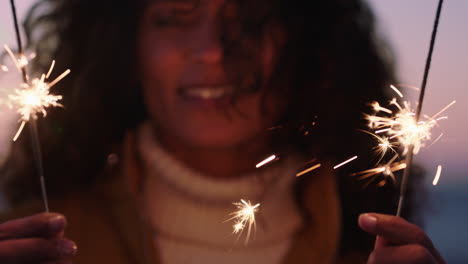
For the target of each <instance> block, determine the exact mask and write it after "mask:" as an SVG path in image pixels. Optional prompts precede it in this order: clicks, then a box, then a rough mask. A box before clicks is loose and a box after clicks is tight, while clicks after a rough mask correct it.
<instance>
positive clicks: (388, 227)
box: [359, 213, 432, 247]
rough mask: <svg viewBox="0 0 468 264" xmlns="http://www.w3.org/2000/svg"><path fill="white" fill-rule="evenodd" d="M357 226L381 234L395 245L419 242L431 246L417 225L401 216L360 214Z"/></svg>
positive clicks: (377, 234)
mask: <svg viewBox="0 0 468 264" xmlns="http://www.w3.org/2000/svg"><path fill="white" fill-rule="evenodd" d="M359 226H360V227H361V228H362V229H363V230H364V231H366V232H368V233H371V234H373V235H376V236H382V237H383V238H385V240H386V241H388V242H390V243H393V244H395V245H405V244H420V245H423V246H426V247H432V242H431V241H430V239H429V238H428V237H427V236H426V234H425V233H424V231H422V230H421V229H420V228H419V227H418V226H416V225H414V224H411V223H409V222H407V221H406V220H404V219H403V218H401V217H397V216H392V215H383V214H375V213H371V214H362V215H360V216H359Z"/></svg>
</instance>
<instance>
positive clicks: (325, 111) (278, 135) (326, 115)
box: [0, 0, 443, 263]
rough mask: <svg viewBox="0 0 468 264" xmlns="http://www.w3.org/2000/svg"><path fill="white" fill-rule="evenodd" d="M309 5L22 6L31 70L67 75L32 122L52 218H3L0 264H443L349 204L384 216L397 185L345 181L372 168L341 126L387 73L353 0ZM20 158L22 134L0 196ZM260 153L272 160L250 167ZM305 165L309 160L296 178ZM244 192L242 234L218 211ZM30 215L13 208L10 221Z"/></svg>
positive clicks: (218, 0) (363, 10)
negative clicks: (49, 65) (27, 9)
mask: <svg viewBox="0 0 468 264" xmlns="http://www.w3.org/2000/svg"><path fill="white" fill-rule="evenodd" d="M44 4H45V5H44ZM47 5H50V6H48V7H47ZM309 5H310V1H295V2H294V3H290V2H287V1H281V0H276V1H271V0H270V1H266V0H265V1H250V0H236V1H234V0H232V1H231V0H199V1H198V0H153V1H125V0H118V1H115V0H113V1H110V0H108V1H83V0H67V1H59V0H44V1H42V2H41V3H40V4H38V5H36V6H35V7H34V8H33V9H32V11H31V13H30V15H29V19H28V20H27V23H26V33H27V35H28V36H29V37H30V39H29V41H30V43H31V45H32V46H34V47H35V48H36V49H37V50H38V54H39V55H40V58H39V60H38V61H39V65H38V67H39V68H43V67H44V66H45V65H42V62H45V61H49V60H50V58H56V59H57V60H58V62H59V65H58V66H57V68H58V69H59V70H62V69H65V68H66V67H70V68H71V69H73V74H72V75H71V76H70V78H68V79H67V80H65V81H63V82H62V83H61V85H60V86H57V88H56V89H57V92H58V93H60V94H63V95H64V102H63V103H64V105H66V109H65V110H62V109H59V110H51V112H50V115H49V117H48V118H47V119H45V120H43V122H41V127H40V128H41V132H40V135H41V143H42V145H43V146H44V148H45V149H44V157H45V168H46V174H47V180H48V187H49V191H50V193H51V195H52V196H53V198H52V199H51V200H52V202H51V207H52V208H53V209H54V210H56V211H58V212H61V213H62V214H63V215H60V214H37V215H33V216H29V217H25V218H19V219H16V220H12V221H10V222H7V223H4V224H2V225H1V226H0V234H2V235H1V242H0V259H1V260H2V263H4V262H6V263H31V262H33V263H37V262H41V261H42V262H52V263H63V262H66V261H70V260H73V261H74V263H101V262H112V263H219V262H222V263H238V262H240V261H242V262H244V263H362V262H363V261H365V259H367V258H368V257H369V255H370V257H369V262H370V263H443V260H442V258H441V257H440V255H439V254H438V253H437V250H436V249H435V248H434V247H433V246H432V243H431V242H430V240H429V239H428V238H427V236H426V235H425V234H424V232H423V231H421V229H419V228H418V227H416V226H414V225H412V224H410V223H408V222H406V221H405V220H403V219H401V218H396V217H393V216H390V215H383V214H376V213H372V214H362V215H360V216H359V214H361V213H363V212H368V211H378V212H381V213H393V212H394V204H395V197H396V195H395V194H396V190H395V188H394V187H392V186H391V185H390V184H389V185H387V186H385V187H383V188H380V189H377V188H362V183H360V182H357V181H356V180H355V179H352V178H351V177H350V176H349V175H350V173H351V172H355V171H356V170H359V169H361V170H362V169H366V166H369V164H371V162H369V161H372V154H370V153H369V150H370V149H371V148H372V141H371V139H369V138H368V137H366V136H365V135H362V134H360V133H358V132H356V129H358V128H362V127H363V126H365V122H364V121H363V120H362V118H361V115H362V112H364V111H366V109H367V105H366V104H367V103H368V102H371V101H373V100H382V99H385V95H384V90H383V89H384V87H386V86H387V85H388V84H390V83H392V82H393V81H394V78H393V75H392V71H391V67H389V65H388V62H386V59H385V56H384V55H385V50H382V48H379V47H378V46H377V43H376V38H375V36H374V35H373V33H374V32H373V22H372V16H371V14H370V11H369V10H368V8H367V7H366V6H365V5H364V4H363V3H362V2H361V1H357V0H356V1H339V0H336V1H316V2H314V3H313V5H314V6H313V9H310V7H309ZM44 6H46V7H47V8H50V9H48V13H47V14H46V15H38V14H37V12H39V11H44V9H43V7H44ZM39 28H40V30H41V31H42V34H39V37H37V35H34V34H36V33H37V31H36V29H39ZM33 29H34V30H33ZM33 31H34V32H33ZM33 33H34V34H33ZM30 153H31V150H30V149H29V142H28V137H27V136H26V135H25V136H23V138H22V141H21V142H19V143H18V145H15V147H14V149H13V150H12V154H11V157H10V159H9V160H8V162H7V164H6V166H5V168H4V170H3V174H4V175H6V176H7V179H6V183H7V185H8V187H9V188H8V189H7V191H8V195H9V198H10V200H11V201H12V203H13V204H19V203H20V202H21V201H22V200H23V201H24V200H25V199H26V198H35V197H37V186H35V185H33V184H31V183H32V182H34V179H33V178H32V177H33V176H34V170H33V168H34V166H33V163H32V162H31V160H30V159H29V157H30V156H31V155H29V154H30ZM272 153H276V154H279V155H280V159H279V161H277V162H274V163H271V164H268V165H267V166H264V167H262V168H260V169H255V165H256V164H257V162H258V161H260V160H261V159H263V158H265V157H267V156H268V155H271V154H272ZM356 154H358V155H359V157H360V161H357V162H355V163H353V164H352V165H349V166H347V167H344V168H343V169H340V170H335V171H334V170H332V169H331V167H332V164H336V162H339V161H341V160H344V159H345V158H346V157H348V156H350V155H356ZM311 159H313V160H314V161H315V162H320V163H321V164H322V168H321V169H319V170H317V171H314V172H312V173H309V174H307V175H304V176H302V177H301V178H298V179H296V178H295V177H294V174H295V173H296V172H297V171H299V170H300V169H301V167H307V166H308V165H310V161H311ZM335 174H336V175H335ZM28 196H29V197H28ZM241 198H243V199H249V200H252V202H258V203H261V209H260V210H261V211H260V212H259V214H258V226H259V227H258V228H257V232H256V234H255V238H254V239H251V240H250V241H249V244H248V245H246V246H245V245H241V244H240V243H237V242H236V241H237V239H238V238H237V237H236V236H230V235H229V232H230V230H229V229H230V224H229V223H224V222H223V221H224V220H226V219H227V218H229V212H231V211H232V210H234V209H235V208H233V206H232V202H235V201H237V200H238V199H241ZM36 199H37V198H36ZM34 208H36V209H34ZM34 210H36V211H34ZM38 211H40V208H39V209H38V208H37V207H35V205H34V204H32V203H26V205H25V206H19V209H17V210H14V211H13V213H12V216H10V217H9V218H10V219H11V218H16V217H19V216H25V215H30V214H32V213H33V212H38ZM411 212H413V210H412V208H411V206H408V207H407V208H406V213H407V214H406V215H407V216H410V213H411ZM358 216H359V225H360V227H361V228H362V229H363V230H364V231H366V232H367V233H369V234H370V235H377V236H378V237H377V240H376V242H375V247H373V246H374V245H373V239H372V237H371V236H369V235H366V234H365V232H363V231H362V230H359V228H358V227H357V223H356V222H357V218H358ZM65 217H66V218H67V221H68V223H69V226H68V228H67V232H66V234H65V233H64V229H65V222H66V221H65ZM69 239H70V240H69ZM73 241H75V242H76V244H75V242H73ZM76 245H78V247H79V248H80V249H79V251H80V252H79V253H78V254H77V255H76V256H75V257H74V258H73V259H71V257H72V256H73V255H75V253H76ZM372 248H373V249H372Z"/></svg>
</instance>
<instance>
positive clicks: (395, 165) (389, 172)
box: [351, 155, 406, 186]
mask: <svg viewBox="0 0 468 264" xmlns="http://www.w3.org/2000/svg"><path fill="white" fill-rule="evenodd" d="M396 158H398V155H395V156H394V157H393V158H392V159H391V160H390V161H389V162H388V163H386V164H384V165H381V166H378V167H376V168H373V169H369V170H365V171H361V172H358V173H353V174H351V175H352V176H359V177H358V179H359V180H365V179H371V180H370V181H369V183H370V182H371V181H372V180H373V179H374V178H375V176H377V175H383V176H384V179H382V180H381V181H379V182H378V183H377V185H378V186H383V185H385V183H386V182H387V179H388V178H390V179H392V180H393V181H394V182H396V178H395V175H394V174H393V173H394V172H396V171H399V170H402V169H404V168H406V163H404V162H394V161H395V159H396Z"/></svg>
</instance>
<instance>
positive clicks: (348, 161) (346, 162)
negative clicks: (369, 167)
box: [333, 156, 358, 170]
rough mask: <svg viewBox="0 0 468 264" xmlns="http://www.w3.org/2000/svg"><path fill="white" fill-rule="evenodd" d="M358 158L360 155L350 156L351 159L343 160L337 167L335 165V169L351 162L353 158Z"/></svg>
mask: <svg viewBox="0 0 468 264" xmlns="http://www.w3.org/2000/svg"><path fill="white" fill-rule="evenodd" d="M357 158H358V156H354V157H352V158H350V159H348V160H345V161H343V162H341V163H340V164H338V165H336V166H335V167H333V169H334V170H336V169H338V168H339V167H342V166H344V165H346V164H348V163H350V162H351V161H353V160H355V159H357Z"/></svg>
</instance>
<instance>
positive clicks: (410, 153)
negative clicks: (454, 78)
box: [396, 0, 444, 216]
mask: <svg viewBox="0 0 468 264" xmlns="http://www.w3.org/2000/svg"><path fill="white" fill-rule="evenodd" d="M443 2H444V1H443V0H439V4H438V6H437V12H436V17H435V20H434V26H433V30H432V36H431V41H430V44H429V52H428V55H427V60H426V67H425V69H424V76H423V80H422V85H421V93H420V94H419V100H418V108H417V110H416V116H415V120H416V122H419V118H420V116H421V110H422V106H423V102H424V94H425V92H426V84H427V78H428V76H429V70H430V67H431V60H432V53H433V51H434V44H435V39H436V36H437V28H438V25H439V19H440V13H441V11H442V4H443ZM413 149H414V146H413V145H410V146H409V148H408V154H407V155H408V156H407V157H406V168H405V170H404V172H403V179H402V182H401V186H400V198H399V200H398V208H397V213H396V215H397V216H400V215H401V211H402V207H403V202H404V199H405V194H406V188H407V185H408V178H409V173H410V170H411V162H412V161H413Z"/></svg>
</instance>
